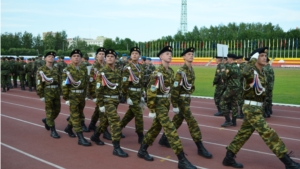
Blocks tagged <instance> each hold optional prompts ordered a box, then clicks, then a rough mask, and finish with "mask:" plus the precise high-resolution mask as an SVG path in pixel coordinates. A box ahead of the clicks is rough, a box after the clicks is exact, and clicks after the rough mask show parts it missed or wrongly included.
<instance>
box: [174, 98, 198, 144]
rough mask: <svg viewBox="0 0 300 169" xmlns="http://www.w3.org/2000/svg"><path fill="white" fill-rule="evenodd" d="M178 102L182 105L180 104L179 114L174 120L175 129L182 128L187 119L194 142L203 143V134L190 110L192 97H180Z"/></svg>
mask: <svg viewBox="0 0 300 169" xmlns="http://www.w3.org/2000/svg"><path fill="white" fill-rule="evenodd" d="M178 102H179V103H180V104H179V113H178V114H176V115H175V116H174V117H173V120H172V122H173V124H174V126H175V128H176V129H178V128H179V127H180V126H181V124H182V122H183V120H184V119H185V121H186V123H187V125H188V127H189V131H190V134H191V136H192V138H193V140H194V142H198V141H201V139H202V134H201V131H200V128H199V126H198V122H197V121H196V119H195V118H194V116H193V115H192V112H191V109H190V103H191V98H190V97H180V98H179V100H178Z"/></svg>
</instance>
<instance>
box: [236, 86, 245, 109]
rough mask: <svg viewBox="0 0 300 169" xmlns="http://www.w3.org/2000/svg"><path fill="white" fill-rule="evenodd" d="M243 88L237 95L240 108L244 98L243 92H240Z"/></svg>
mask: <svg viewBox="0 0 300 169" xmlns="http://www.w3.org/2000/svg"><path fill="white" fill-rule="evenodd" d="M242 90H243V89H241V92H240V93H239V97H238V105H239V107H240V109H242V108H243V105H244V101H245V100H244V98H243V92H242Z"/></svg>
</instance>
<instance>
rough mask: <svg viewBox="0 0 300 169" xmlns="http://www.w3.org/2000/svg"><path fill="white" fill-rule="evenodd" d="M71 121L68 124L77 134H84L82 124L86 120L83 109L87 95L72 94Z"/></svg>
mask: <svg viewBox="0 0 300 169" xmlns="http://www.w3.org/2000/svg"><path fill="white" fill-rule="evenodd" d="M69 101H70V119H69V122H68V124H69V125H71V126H73V128H74V131H75V132H76V133H79V132H82V126H81V122H82V119H83V120H84V119H85V116H84V114H83V109H84V106H85V95H84V94H82V93H70V100H69Z"/></svg>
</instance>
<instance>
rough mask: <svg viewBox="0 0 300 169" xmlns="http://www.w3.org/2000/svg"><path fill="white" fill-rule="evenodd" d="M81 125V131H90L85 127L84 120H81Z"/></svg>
mask: <svg viewBox="0 0 300 169" xmlns="http://www.w3.org/2000/svg"><path fill="white" fill-rule="evenodd" d="M81 127H82V131H83V132H90V130H89V129H88V128H87V127H86V125H85V123H84V121H82V122H81Z"/></svg>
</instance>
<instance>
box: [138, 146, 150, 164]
mask: <svg viewBox="0 0 300 169" xmlns="http://www.w3.org/2000/svg"><path fill="white" fill-rule="evenodd" d="M147 149H148V145H147V144H141V147H140V149H139V151H138V154H137V156H138V157H140V158H143V159H145V160H146V161H153V160H154V159H153V157H152V156H150V155H149V154H148V152H147Z"/></svg>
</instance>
